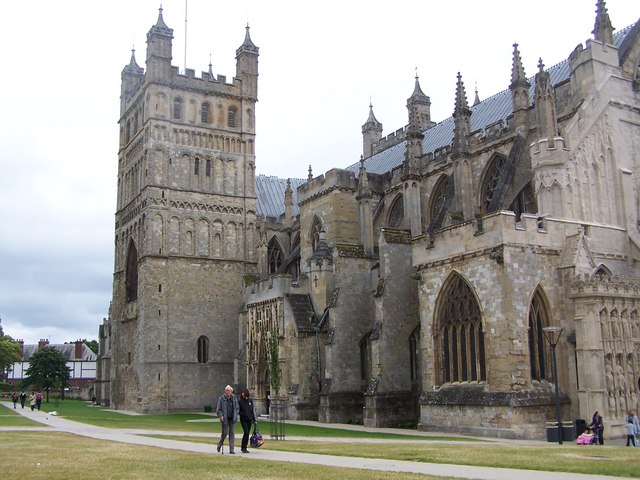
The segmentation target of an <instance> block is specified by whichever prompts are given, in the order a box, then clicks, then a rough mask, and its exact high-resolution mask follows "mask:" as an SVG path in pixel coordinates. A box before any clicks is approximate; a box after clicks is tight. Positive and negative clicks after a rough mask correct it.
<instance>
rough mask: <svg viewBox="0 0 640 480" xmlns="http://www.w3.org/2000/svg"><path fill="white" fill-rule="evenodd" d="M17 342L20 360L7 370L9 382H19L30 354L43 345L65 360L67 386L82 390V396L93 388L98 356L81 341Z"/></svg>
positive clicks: (25, 369)
mask: <svg viewBox="0 0 640 480" xmlns="http://www.w3.org/2000/svg"><path fill="white" fill-rule="evenodd" d="M18 342H19V343H20V361H19V362H16V363H14V364H13V368H12V369H11V371H10V372H9V376H8V381H9V383H14V384H17V383H19V382H21V381H22V379H23V378H24V377H25V374H26V371H27V369H28V368H29V365H30V359H31V356H32V355H33V354H34V353H36V352H37V351H38V350H41V349H42V348H44V347H51V348H55V349H56V350H57V351H58V352H60V353H61V354H62V356H63V357H64V359H65V360H66V365H67V367H68V368H69V375H70V378H69V382H68V383H67V386H68V387H69V388H71V389H72V390H78V391H80V392H83V394H82V396H83V397H86V393H87V392H88V391H89V390H91V391H92V390H93V384H94V382H95V380H96V361H97V359H98V356H97V355H96V354H95V353H94V352H93V350H91V349H90V348H89V346H88V345H87V344H86V343H84V342H83V341H81V340H77V341H76V342H74V343H63V344H59V343H58V344H50V343H49V340H46V339H45V340H40V341H39V342H38V343H37V344H27V345H25V344H24V342H23V341H22V340H18Z"/></svg>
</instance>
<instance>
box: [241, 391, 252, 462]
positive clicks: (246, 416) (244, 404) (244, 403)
mask: <svg viewBox="0 0 640 480" xmlns="http://www.w3.org/2000/svg"><path fill="white" fill-rule="evenodd" d="M250 395H251V394H250V393H249V389H248V388H244V389H243V390H242V391H241V392H240V399H239V400H238V405H239V406H240V425H242V431H243V435H242V443H241V444H240V451H241V452H242V453H249V450H247V444H248V443H249V434H250V433H251V425H253V423H254V422H255V421H256V414H255V411H254V410H253V400H252V399H251V398H249V397H250Z"/></svg>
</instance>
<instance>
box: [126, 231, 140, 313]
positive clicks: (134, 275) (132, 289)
mask: <svg viewBox="0 0 640 480" xmlns="http://www.w3.org/2000/svg"><path fill="white" fill-rule="evenodd" d="M125 290H126V294H127V302H135V301H136V300H138V249H137V248H136V244H135V242H134V241H133V238H132V239H131V240H129V248H128V251H127V266H126V270H125Z"/></svg>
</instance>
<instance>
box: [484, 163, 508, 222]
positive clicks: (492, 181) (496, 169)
mask: <svg viewBox="0 0 640 480" xmlns="http://www.w3.org/2000/svg"><path fill="white" fill-rule="evenodd" d="M504 164H505V159H504V157H502V156H499V155H496V156H495V157H494V158H493V160H491V162H490V163H489V166H488V167H487V170H486V172H485V175H484V182H483V183H482V199H481V201H482V207H483V209H484V213H489V205H490V204H491V199H492V198H493V196H494V195H495V193H496V189H497V187H498V181H499V180H500V176H501V175H502V169H503V168H504Z"/></svg>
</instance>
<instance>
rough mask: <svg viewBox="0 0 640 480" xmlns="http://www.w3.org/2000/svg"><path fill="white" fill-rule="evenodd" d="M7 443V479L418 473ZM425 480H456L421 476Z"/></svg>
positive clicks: (40, 436)
mask: <svg viewBox="0 0 640 480" xmlns="http://www.w3.org/2000/svg"><path fill="white" fill-rule="evenodd" d="M3 444H4V445H5V448H6V450H7V451H9V450H10V451H13V452H20V454H19V455H18V454H15V455H0V471H1V472H2V477H3V478H25V479H26V478H28V479H30V480H95V479H97V478H109V479H110V480H125V479H127V480H128V479H132V480H133V479H135V480H175V479H177V478H179V479H180V480H210V479H223V480H227V479H228V480H237V479H238V478H251V479H252V480H298V479H300V478H304V479H305V480H321V479H327V478H349V479H353V480H408V479H412V478H413V479H415V478H416V476H415V475H414V474H403V473H390V472H377V471H368V470H352V469H346V468H335V467H324V466H320V465H306V464H297V463H288V462H269V461H260V460H251V459H246V458H243V457H241V456H240V455H236V456H232V455H224V456H223V455H213V454H212V455H202V454H197V453H189V452H179V451H174V450H165V449H161V448H151V447H144V446H137V445H135V446H134V445H125V444H121V443H117V442H107V441H102V440H87V439H86V438H83V437H77V436H75V435H70V434H66V433H57V432H50V433H40V432H5V434H4V438H3ZM420 478H423V479H425V480H453V479H452V478H449V479H443V478H442V477H432V476H421V477H420Z"/></svg>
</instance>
